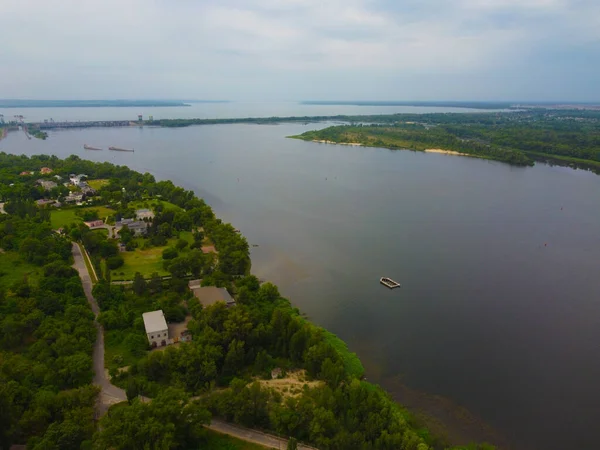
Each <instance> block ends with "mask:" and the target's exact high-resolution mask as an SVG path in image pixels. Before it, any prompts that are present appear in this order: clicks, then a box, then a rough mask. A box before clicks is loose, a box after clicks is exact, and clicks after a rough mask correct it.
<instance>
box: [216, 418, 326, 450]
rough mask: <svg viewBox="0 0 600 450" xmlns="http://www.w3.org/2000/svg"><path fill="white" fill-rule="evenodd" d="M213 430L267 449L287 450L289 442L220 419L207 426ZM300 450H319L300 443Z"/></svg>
mask: <svg viewBox="0 0 600 450" xmlns="http://www.w3.org/2000/svg"><path fill="white" fill-rule="evenodd" d="M206 427H207V428H210V429H211V430H214V431H218V432H219V433H223V434H228V435H229V436H233V437H236V438H238V439H242V440H243V441H247V442H253V443H255V444H259V445H262V446H264V447H267V448H277V449H286V448H287V444H288V440H287V439H283V438H279V437H277V436H273V435H272V434H267V433H262V432H260V431H256V430H252V429H250V428H244V427H240V426H239V425H234V424H232V423H229V422H224V421H222V420H219V419H214V418H213V419H212V421H211V422H210V425H206ZM298 449H299V450H317V449H316V448H315V447H308V446H306V445H303V444H300V443H298Z"/></svg>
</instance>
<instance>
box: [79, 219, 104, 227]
mask: <svg viewBox="0 0 600 450" xmlns="http://www.w3.org/2000/svg"><path fill="white" fill-rule="evenodd" d="M83 223H85V224H86V225H87V226H88V228H99V227H103V226H104V220H90V221H89V222H83Z"/></svg>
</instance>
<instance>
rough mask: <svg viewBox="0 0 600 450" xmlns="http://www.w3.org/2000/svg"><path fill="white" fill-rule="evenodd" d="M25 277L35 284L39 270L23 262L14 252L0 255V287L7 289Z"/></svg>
mask: <svg viewBox="0 0 600 450" xmlns="http://www.w3.org/2000/svg"><path fill="white" fill-rule="evenodd" d="M25 275H27V276H28V277H29V281H34V282H35V281H36V280H37V279H38V278H39V276H40V268H39V267H37V266H34V265H33V264H29V263H28V262H26V261H23V260H22V259H21V257H20V256H19V254H18V253H16V252H5V253H0V287H2V288H8V287H10V286H12V285H13V284H14V283H15V282H17V281H21V280H22V279H23V277H24V276H25Z"/></svg>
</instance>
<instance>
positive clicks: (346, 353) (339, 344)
mask: <svg viewBox="0 0 600 450" xmlns="http://www.w3.org/2000/svg"><path fill="white" fill-rule="evenodd" d="M325 339H326V340H327V342H328V343H329V344H331V345H332V346H333V348H334V349H335V350H336V351H337V352H338V354H339V355H340V357H341V358H342V361H343V362H344V368H345V369H346V373H347V374H348V375H350V376H352V377H356V378H362V376H363V375H364V373H365V368H364V367H363V365H362V363H361V362H360V359H358V356H356V353H353V352H351V351H350V350H348V346H347V345H346V343H345V342H344V341H342V340H341V339H340V338H339V337H337V336H336V335H335V334H333V333H330V332H329V331H325Z"/></svg>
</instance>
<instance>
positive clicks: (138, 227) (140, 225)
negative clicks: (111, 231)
mask: <svg viewBox="0 0 600 450" xmlns="http://www.w3.org/2000/svg"><path fill="white" fill-rule="evenodd" d="M125 225H127V228H129V230H131V231H132V232H133V234H134V235H135V236H141V235H144V234H146V233H147V232H148V224H147V223H146V222H142V221H139V220H133V219H123V220H120V221H118V222H117V223H115V231H116V232H117V233H118V232H119V231H121V229H122V228H123V227H124V226H125Z"/></svg>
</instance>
